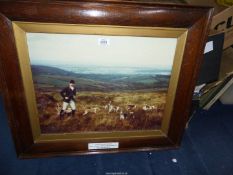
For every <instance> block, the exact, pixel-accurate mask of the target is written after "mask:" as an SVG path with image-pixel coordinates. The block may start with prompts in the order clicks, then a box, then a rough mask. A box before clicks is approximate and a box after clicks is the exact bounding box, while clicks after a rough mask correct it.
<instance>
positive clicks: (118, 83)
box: [32, 65, 170, 92]
mask: <svg viewBox="0 0 233 175" xmlns="http://www.w3.org/2000/svg"><path fill="white" fill-rule="evenodd" d="M32 73H33V81H34V83H35V85H36V87H37V88H45V89H46V88H57V89H60V88H63V87H65V86H67V84H68V82H69V81H70V79H74V80H75V81H76V86H77V88H78V90H79V91H95V92H96V91H99V92H111V91H138V90H139V91H140V90H150V91H151V90H161V89H166V88H167V87H168V82H169V78H170V77H169V76H168V75H144V74H140V75H139V74H136V75H131V74H130V75H127V74H106V75H102V74H76V73H73V72H69V71H65V70H62V69H59V68H55V67H49V66H35V65H32ZM155 87H156V88H155Z"/></svg>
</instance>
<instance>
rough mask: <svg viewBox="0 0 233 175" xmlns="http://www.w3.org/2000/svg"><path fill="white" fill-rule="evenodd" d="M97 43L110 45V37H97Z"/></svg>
mask: <svg viewBox="0 0 233 175" xmlns="http://www.w3.org/2000/svg"><path fill="white" fill-rule="evenodd" d="M98 44H99V45H100V46H109V45H110V39H108V38H99V39H98Z"/></svg>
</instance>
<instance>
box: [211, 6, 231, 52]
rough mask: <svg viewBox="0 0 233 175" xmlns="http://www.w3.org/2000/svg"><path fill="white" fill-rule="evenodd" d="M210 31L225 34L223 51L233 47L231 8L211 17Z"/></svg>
mask: <svg viewBox="0 0 233 175" xmlns="http://www.w3.org/2000/svg"><path fill="white" fill-rule="evenodd" d="M211 29H212V30H214V31H223V32H225V41H224V45H223V49H225V48H227V47H230V46H231V45H233V6H231V7H229V8H227V9H225V10H224V11H222V12H220V13H219V14H217V15H215V16H214V17H213V19H212V24H211Z"/></svg>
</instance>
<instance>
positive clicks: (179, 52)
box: [0, 1, 213, 158]
mask: <svg viewBox="0 0 233 175" xmlns="http://www.w3.org/2000/svg"><path fill="white" fill-rule="evenodd" d="M12 9H14V10H12ZM212 11H213V9H212V8H209V7H194V6H184V5H171V4H170V5H164V4H154V3H141V2H123V1H121V2H114V1H112V2H107V1H102V2H87V1H80V2H76V3H75V2H59V3H58V2H49V3H40V2H33V3H32V2H0V26H1V32H0V68H1V69H0V75H1V79H2V92H3V93H2V94H3V96H4V102H5V107H6V111H7V114H8V118H9V123H10V126H11V130H12V135H13V138H14V141H15V146H16V150H17V154H18V156H19V157H20V158H28V157H43V156H53V155H73V154H93V153H108V152H111V153H112V152H120V151H136V150H154V149H165V148H177V147H178V146H179V144H180V142H181V138H182V134H183V132H184V128H185V124H186V121H187V118H188V114H189V109H190V104H191V99H192V92H193V89H194V85H195V81H196V78H197V74H198V70H199V67H200V63H201V58H202V53H203V49H204V44H205V39H206V36H207V33H208V29H209V24H210V19H211V17H212Z"/></svg>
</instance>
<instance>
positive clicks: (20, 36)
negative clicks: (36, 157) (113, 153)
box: [13, 21, 188, 143]
mask: <svg viewBox="0 0 233 175" xmlns="http://www.w3.org/2000/svg"><path fill="white" fill-rule="evenodd" d="M13 30H14V36H15V42H16V48H17V53H18V59H19V64H20V70H21V74H22V78H23V85H24V89H25V95H26V99H27V108H28V113H29V117H30V122H31V128H32V133H33V139H34V143H46V142H53V141H57V140H83V141H85V140H86V141H90V140H91V141H92V142H95V141H98V139H112V140H117V139H119V138H140V137H143V138H145V137H148V138H152V139H153V138H157V137H166V136H167V134H168V131H169V124H170V119H171V114H172V110H173V103H174V99H175V94H176V88H177V85H178V78H179V75H180V69H181V64H182V58H183V53H184V49H185V43H186V38H187V31H188V29H186V28H160V27H131V26H127V27H126V26H109V25H86V24H61V23H37V22H35V23H34V22H18V21H13ZM26 33H58V34H90V35H115V36H144V37H161V38H177V45H176V51H175V57H174V61H173V68H172V73H171V78H170V83H169V88H168V93H167V99H166V108H165V112H164V116H163V121H162V125H161V130H146V131H112V132H108V133H107V132H87V133H63V134H60V133H59V134H41V131H40V126H39V118H38V115H37V114H38V111H37V107H36V100H35V91H34V86H33V80H32V72H31V67H30V58H29V53H28V46H27V39H26Z"/></svg>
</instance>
